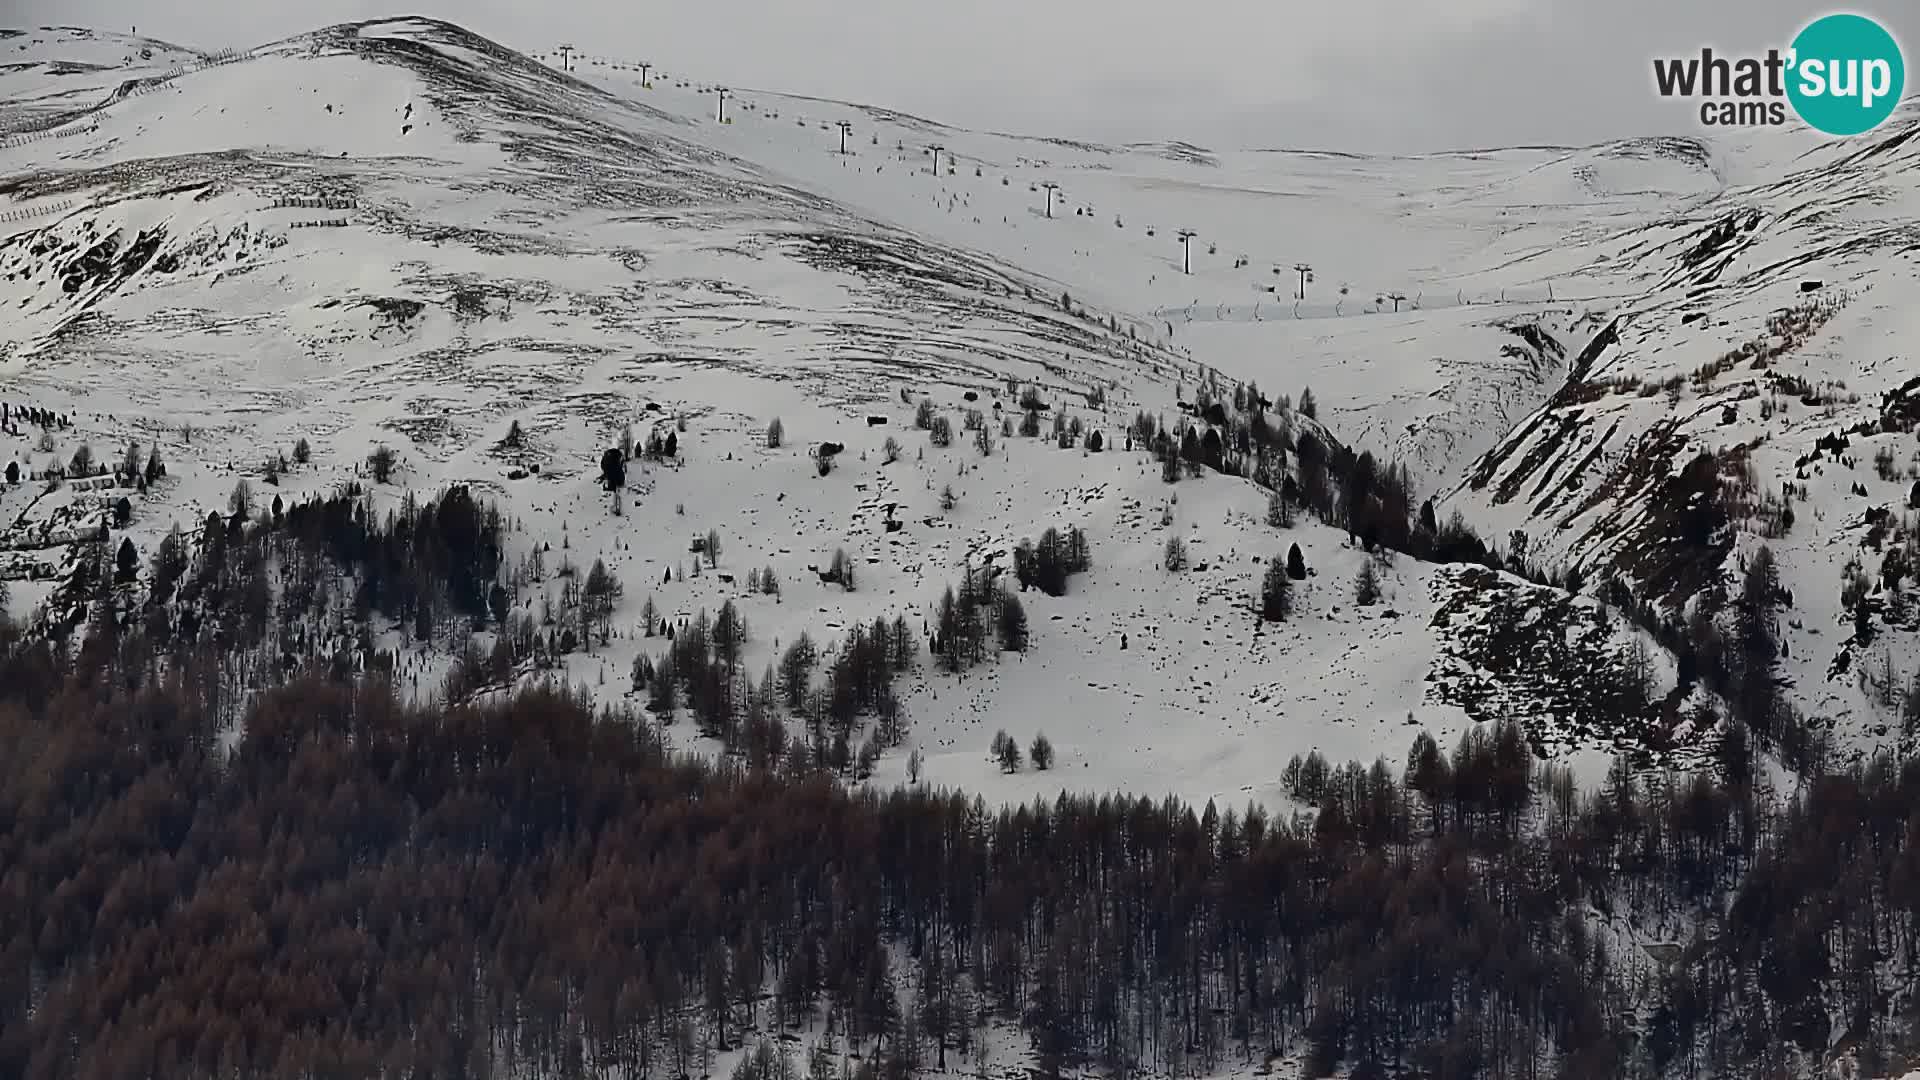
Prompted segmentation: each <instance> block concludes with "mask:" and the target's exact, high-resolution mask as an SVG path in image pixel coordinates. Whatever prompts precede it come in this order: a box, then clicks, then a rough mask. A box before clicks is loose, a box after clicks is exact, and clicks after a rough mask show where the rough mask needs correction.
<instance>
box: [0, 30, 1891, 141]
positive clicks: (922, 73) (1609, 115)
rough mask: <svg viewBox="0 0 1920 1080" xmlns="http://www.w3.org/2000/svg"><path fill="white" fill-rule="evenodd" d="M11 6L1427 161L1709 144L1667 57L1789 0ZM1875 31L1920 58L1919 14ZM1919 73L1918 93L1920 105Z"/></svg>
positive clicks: (980, 123) (1772, 41)
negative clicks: (1473, 154) (475, 41)
mask: <svg viewBox="0 0 1920 1080" xmlns="http://www.w3.org/2000/svg"><path fill="white" fill-rule="evenodd" d="M405 3H406V0H303V2H301V3H298V4H294V3H289V2H287V0H159V2H158V3H155V2H154V0H0V25H7V24H14V25H20V24H28V25H32V24H38V23H51V22H61V23H79V24H82V25H91V26H97V27H103V28H113V29H122V30H124V29H126V28H128V26H130V25H134V24H138V25H139V27H140V31H141V32H142V33H144V34H150V35H153V36H156V37H163V38H167V39H170V40H174V41H177V42H179V43H181V44H186V45H196V46H205V47H217V46H228V45H232V46H244V45H255V44H260V43H262V42H265V41H269V40H273V39H277V38H280V37H285V36H287V35H289V34H294V33H298V32H300V31H302V30H307V29H312V28H313V27H315V26H318V25H322V24H324V23H331V22H340V21H344V20H349V19H359V18H371V17H376V16H383V15H395V14H422V15H432V16H436V17H439V18H443V19H448V20H451V21H454V22H458V23H461V24H463V25H465V26H467V27H469V28H470V29H473V30H475V31H477V32H479V33H482V34H485V35H487V36H489V37H492V38H495V39H496V40H499V41H501V42H503V43H505V44H507V45H510V46H513V47H515V48H519V49H522V50H527V51H534V50H539V49H543V48H550V47H551V46H552V45H554V44H556V43H557V42H559V41H561V40H563V39H564V40H571V41H572V42H574V43H575V44H577V45H579V46H581V47H582V48H583V50H585V51H588V52H592V53H597V54H601V55H607V56H618V57H627V58H633V59H647V60H652V61H653V62H655V63H657V64H659V65H661V67H662V69H663V70H665V71H668V72H671V73H674V74H682V73H684V74H687V75H689V76H691V77H694V78H698V79H703V80H712V81H715V82H723V83H729V84H733V85H738V86H753V87H759V88H764V89H770V90H786V91H791V92H794V93H802V94H813V95H818V96H822V97H837V98H846V99H850V100H855V101H861V102H866V103H870V104H878V105H885V106H888V107H890V108H895V109H900V110H902V111H905V112H911V113H916V114H919V115H922V116H926V117H928V118H929V119H936V120H942V121H946V122H949V123H954V124H960V125H964V126H968V127H982V128H993V129H998V130H1005V131H1018V132H1023V133H1029V134H1039V135H1057V136H1066V137H1079V138H1086V139H1095V140H1103V141H1127V140H1146V139H1184V140H1186V141H1189V142H1195V143H1199V144H1202V145H1206V146H1230V145H1240V146H1261V147H1277V146H1288V147H1325V148H1332V149H1343V150H1363V151H1384V152H1416V151H1423V150H1434V149H1446V148H1458V147H1469V146H1472V147H1479V146H1492V145H1500V144H1512V143H1584V142H1592V141H1597V140H1600V139H1606V138H1612V137H1616V136H1623V135H1636V134H1650V133H1659V132H1675V131H1697V130H1699V129H1698V127H1697V126H1696V120H1695V117H1694V114H1693V112H1692V110H1690V109H1689V108H1688V107H1687V106H1686V105H1684V104H1680V103H1676V102H1667V101H1661V100H1659V99H1658V98H1656V97H1655V96H1654V94H1653V92H1652V81H1651V76H1650V74H1649V71H1650V66H1649V61H1650V60H1651V59H1652V58H1653V57H1654V56H1670V55H1671V56H1683V55H1686V54H1688V53H1690V52H1692V53H1697V52H1698V50H1699V49H1700V47H1701V46H1702V45H1708V44H1711V45H1714V46H1715V47H1716V48H1718V49H1727V50H1754V51H1758V50H1760V49H1763V48H1765V47H1767V46H1769V45H1782V46H1784V45H1785V44H1786V42H1787V40H1788V39H1789V38H1790V36H1791V35H1792V33H1793V31H1794V30H1796V29H1797V28H1798V27H1799V26H1800V25H1802V24H1803V23H1805V22H1806V21H1807V20H1809V19H1811V18H1813V17H1814V16H1816V15H1819V14H1824V13H1825V12H1827V11H1829V10H1833V9H1831V8H1828V7H1823V6H1818V5H1813V4H1809V3H1806V2H1804V0H1802V2H1791V0H1427V2H1422V0H1165V2H1160V3H1148V2H1143V0H645V2H615V0H542V2H539V3H522V4H515V3H512V2H510V0H413V2H412V4H411V6H402V5H403V4H405ZM1847 10H1853V11H1859V12H1861V13H1863V14H1868V15H1872V16H1874V17H1876V18H1879V19H1880V20H1881V21H1882V22H1883V24H1885V25H1887V26H1889V27H1890V28H1891V29H1892V30H1893V32H1894V34H1895V35H1896V36H1897V37H1898V38H1899V39H1900V41H1901V43H1902V45H1903V47H1904V48H1905V51H1906V53H1907V62H1908V66H1909V68H1912V67H1913V66H1915V65H1916V63H1920V54H1917V53H1916V43H1917V42H1920V13H1916V12H1915V11H1914V5H1912V4H1911V3H1910V2H1908V0H1876V2H1875V3H1873V4H1862V5H1854V6H1852V7H1849V8H1847ZM1913 81H1914V80H1913V78H1911V77H1910V78H1909V85H1908V90H1909V92H1910V93H1911V92H1912V91H1913V90H1914V89H1915V87H1914V85H1913Z"/></svg>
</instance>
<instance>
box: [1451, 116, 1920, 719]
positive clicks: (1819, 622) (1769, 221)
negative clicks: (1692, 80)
mask: <svg viewBox="0 0 1920 1080" xmlns="http://www.w3.org/2000/svg"><path fill="white" fill-rule="evenodd" d="M1916 104H1917V103H1916V102H1909V103H1908V104H1907V106H1906V108H1905V109H1904V110H1903V112H1902V113H1901V114H1899V115H1898V116H1896V118H1895V121H1894V122H1893V123H1891V124H1890V125H1888V126H1887V127H1885V128H1882V129H1881V130H1880V131H1878V132H1876V133H1875V134H1874V135H1872V136H1871V137H1868V138H1862V139H1859V140H1853V141H1842V140H1836V141H1833V142H1830V143H1826V144H1822V145H1817V146H1815V147H1813V148H1811V149H1809V150H1806V151H1803V152H1801V153H1800V154H1797V155H1794V156H1792V157H1789V156H1787V155H1786V154H1785V153H1779V154H1777V156H1776V157H1775V159H1774V162H1775V164H1774V167H1773V168H1772V169H1761V168H1759V167H1757V166H1756V165H1755V164H1754V162H1755V160H1756V158H1757V156H1758V155H1759V153H1760V152H1761V151H1760V149H1759V148H1758V147H1757V146H1755V145H1752V144H1748V145H1744V146H1742V147H1739V148H1738V154H1739V157H1740V158H1741V159H1742V161H1743V164H1742V167H1741V171H1742V172H1744V173H1746V174H1747V175H1748V176H1749V177H1750V178H1754V182H1750V183H1747V184H1744V185H1741V186H1738V187H1733V188H1729V189H1728V190H1727V191H1725V192H1722V193H1719V194H1718V195H1716V196H1714V197H1713V198H1711V199H1708V200H1704V201H1701V202H1697V203H1695V204H1693V205H1691V206H1688V207H1686V208H1684V209H1682V210H1678V211H1676V212H1675V213H1674V214H1673V215H1672V216H1671V217H1669V218H1666V219H1664V220H1661V221H1659V222H1656V223H1654V224H1652V225H1650V226H1647V227H1645V228H1641V229H1633V230H1623V231H1621V232H1618V233H1616V234H1613V235H1611V236H1608V237H1606V238H1604V239H1603V240H1602V241H1600V242H1598V243H1595V244H1591V245H1589V246H1588V247H1589V250H1590V251H1592V252H1593V253H1594V258H1595V267H1594V269H1593V270H1592V271H1591V274H1592V276H1593V277H1594V278H1596V279H1598V280H1613V281H1617V282H1619V283H1620V288H1621V291H1623V292H1624V291H1631V292H1633V293H1634V294H1635V295H1633V296H1632V298H1631V299H1629V300H1626V301H1624V302H1622V303H1620V304H1618V305H1617V306H1616V307H1614V308H1613V309H1612V311H1611V313H1610V314H1609V316H1608V318H1607V320H1606V321H1605V323H1604V325H1602V326H1600V327H1599V328H1598V333H1596V334H1593V335H1591V336H1589V337H1587V339H1586V340H1584V341H1582V342H1579V343H1578V351H1577V353H1575V354H1574V356H1573V357H1572V363H1571V365H1570V366H1571V370H1570V371H1569V372H1568V378H1567V381H1566V382H1565V384H1564V385H1562V386H1561V387H1560V388H1559V389H1558V390H1557V391H1556V392H1555V394H1554V395H1553V397H1552V399H1551V400H1550V401H1549V402H1548V403H1546V404H1545V405H1544V406H1543V407H1542V408H1540V409H1539V410H1538V411H1537V412H1535V413H1534V414H1533V415H1531V416H1529V417H1527V418H1525V420H1524V421H1523V422H1521V423H1519V424H1517V425H1515V427H1514V428H1513V429H1512V430H1511V431H1510V432H1509V433H1507V434H1506V435H1504V436H1503V437H1502V438H1501V439H1500V440H1499V442H1498V444H1497V445H1495V446H1494V447H1493V448H1492V449H1490V450H1489V451H1488V452H1487V453H1486V454H1485V456H1483V457H1482V458H1481V459H1480V460H1479V461H1478V462H1476V463H1475V464H1474V466H1473V467H1472V468H1471V469H1470V470H1468V472H1467V475H1466V476H1465V477H1464V478H1463V480H1462V482H1461V484H1460V488H1459V491H1458V494H1457V496H1456V497H1455V498H1453V499H1451V500H1449V501H1448V505H1450V506H1452V507H1455V508H1458V509H1461V510H1463V511H1464V512H1465V513H1466V514H1467V515H1468V516H1469V517H1470V518H1473V519H1474V520H1476V521H1481V522H1485V523H1487V525H1488V527H1489V530H1490V531H1492V532H1494V533H1495V534H1496V535H1502V536H1504V535H1506V533H1507V531H1508V530H1509V529H1523V530H1525V531H1526V532H1527V534H1528V536H1529V540H1530V542H1531V551H1532V557H1533V558H1534V559H1536V560H1537V561H1539V562H1541V563H1542V564H1544V565H1548V566H1555V565H1558V566H1564V567H1577V568H1579V569H1581V570H1583V571H1585V572H1587V574H1588V576H1589V577H1591V576H1593V575H1594V574H1596V573H1617V574H1619V575H1621V576H1623V577H1624V578H1626V579H1628V580H1630V581H1632V582H1634V583H1635V584H1636V585H1639V586H1642V587H1643V588H1642V591H1643V592H1644V593H1645V594H1647V595H1649V596H1652V597H1655V598H1659V599H1661V600H1664V601H1665V602H1666V603H1667V604H1669V605H1671V606H1675V607H1677V606H1679V605H1682V604H1684V603H1686V602H1687V601H1689V600H1690V599H1691V598H1694V597H1696V596H1698V594H1699V593H1700V592H1701V591H1702V590H1704V589H1709V588H1712V587H1713V586H1715V585H1717V584H1722V585H1726V586H1728V588H1729V589H1732V590H1734V591H1737V572H1738V569H1739V567H1741V566H1744V565H1745V564H1746V560H1747V558H1748V556H1750V555H1751V553H1752V552H1753V550H1754V549H1755V548H1756V547H1757V546H1759V545H1760V544H1762V543H1764V544H1766V545H1768V546H1769V547H1770V548H1771V549H1772V551H1773V552H1774V554H1775V556H1776V558H1777V560H1778V562H1779V564H1780V568H1781V570H1780V576H1781V582H1782V585H1783V587H1784V589H1785V592H1786V594H1788V595H1790V597H1791V604H1790V605H1789V606H1788V610H1786V611H1785V612H1783V616H1782V619H1781V622H1782V627H1781V639H1782V642H1783V645H1784V647H1785V653H1784V656H1783V659H1784V661H1785V663H1784V675H1785V677H1786V682H1787V685H1788V689H1789V693H1790V697H1791V699H1792V700H1793V701H1794V702H1795V703H1796V704H1798V705H1799V706H1800V707H1801V708H1802V710H1803V711H1805V712H1806V713H1807V714H1808V715H1809V716H1812V717H1815V718H1817V719H1819V720H1822V721H1826V722H1832V723H1834V724H1836V725H1838V726H1840V727H1842V728H1844V729H1847V731H1848V733H1849V734H1850V735H1851V736H1852V737H1853V739H1852V741H1853V742H1855V743H1856V744H1858V743H1860V742H1861V741H1863V740H1864V741H1865V742H1869V743H1870V742H1872V741H1874V740H1877V739H1878V738H1879V737H1881V736H1884V735H1887V734H1889V731H1888V728H1889V726H1890V725H1892V724H1895V723H1897V721H1896V719H1895V714H1897V711H1898V706H1899V704H1900V694H1901V692H1902V689H1903V688H1904V687H1906V686H1908V685H1911V684H1912V679H1913V678H1914V676H1915V673H1916V668H1920V638H1916V636H1915V631H1916V629H1920V623H1916V620H1915V618H1914V617H1913V615H1912V613H1911V611H1910V605H1908V604H1907V603H1906V599H1905V595H1904V594H1905V593H1906V592H1907V591H1909V590H1910V589H1912V588H1913V586H1914V585H1915V579H1914V574H1913V570H1912V567H1911V562H1912V560H1911V553H1912V550H1913V545H1914V533H1915V529H1914V523H1915V510H1916V509H1917V508H1920V488H1916V486H1915V485H1916V480H1920V442H1917V441H1916V439H1915V435H1914V431H1915V427H1916V423H1920V401H1916V398H1917V397H1920V359H1916V357H1915V354H1914V344H1915V341H1916V335H1920V321H1916V317H1915V315H1914V312H1915V311H1916V304H1917V303H1920V265H1917V264H1916V260H1915V252H1916V251H1920V227H1916V225H1915V221H1916V216H1917V215H1920V184H1916V183H1915V177H1916V171H1915V165H1916V162H1920V143H1916V142H1915V135H1916V132H1917V131H1920V107H1916ZM1779 143H1780V145H1779V146H1777V147H1776V150H1784V147H1785V146H1786V145H1787V140H1786V139H1785V138H1780V139H1779ZM1762 176H1764V179H1758V178H1759V177H1762ZM1702 453H1711V454H1713V455H1715V457H1714V458H1713V459H1712V460H1711V461H1700V463H1699V464H1697V465H1695V469H1696V472H1695V473H1694V474H1692V476H1691V477H1689V476H1688V474H1687V472H1686V470H1687V468H1688V466H1689V465H1690V464H1692V463H1695V462H1696V460H1697V459H1698V456H1699V455H1701V454H1702ZM1690 534H1691V535H1690ZM1856 577H1857V578H1858V579H1859V584H1858V585H1857V586H1853V587H1850V586H1849V584H1848V582H1849V580H1850V579H1853V578H1856ZM1862 607H1864V608H1865V612H1864V614H1863V613H1861V612H1860V611H1859V610H1857V609H1860V608H1862Z"/></svg>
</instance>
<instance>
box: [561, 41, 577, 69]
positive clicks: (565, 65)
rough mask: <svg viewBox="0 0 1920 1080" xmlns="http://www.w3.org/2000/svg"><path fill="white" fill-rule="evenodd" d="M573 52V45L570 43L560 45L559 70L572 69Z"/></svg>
mask: <svg viewBox="0 0 1920 1080" xmlns="http://www.w3.org/2000/svg"><path fill="white" fill-rule="evenodd" d="M573 54H574V48H573V46H571V45H562V46H560V70H561V71H572V70H573Z"/></svg>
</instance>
